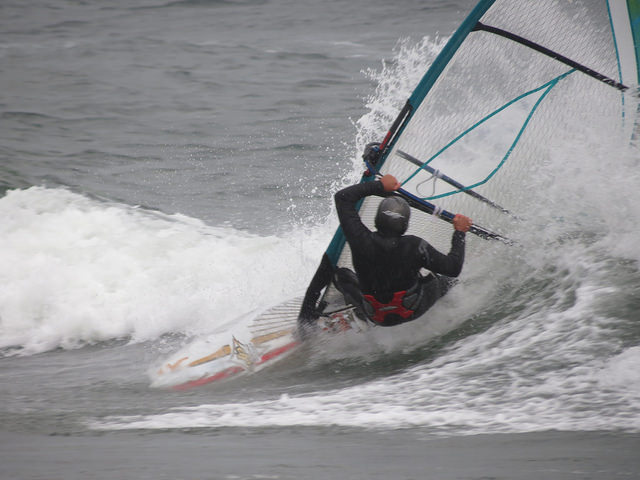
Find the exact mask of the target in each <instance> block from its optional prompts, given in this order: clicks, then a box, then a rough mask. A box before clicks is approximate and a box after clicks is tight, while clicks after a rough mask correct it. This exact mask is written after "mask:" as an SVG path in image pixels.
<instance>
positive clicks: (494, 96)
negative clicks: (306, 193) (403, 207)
mask: <svg viewBox="0 0 640 480" xmlns="http://www.w3.org/2000/svg"><path fill="white" fill-rule="evenodd" d="M639 63H640V0H565V1H560V0H481V1H480V2H479V3H478V4H477V5H476V7H475V8H474V9H473V10H472V11H471V13H470V14H469V15H468V17H467V18H466V19H465V21H464V22H463V23H462V24H461V25H460V27H459V28H458V30H456V32H455V33H454V34H453V35H452V36H451V38H450V39H449V41H448V42H447V44H446V45H445V47H444V48H443V50H442V51H441V52H440V54H439V55H438V56H437V58H436V59H435V60H434V61H433V63H432V65H431V66H430V68H429V69H428V71H427V72H426V73H425V75H424V76H423V78H422V80H421V81H420V82H419V84H418V85H417V86H416V88H415V90H414V91H413V93H412V94H411V96H410V97H409V99H408V100H407V102H406V104H405V105H404V107H403V108H402V109H401V111H400V113H399V115H398V117H397V118H396V120H395V121H394V122H393V124H392V126H391V128H390V129H389V131H388V133H387V134H386V136H385V137H384V138H383V139H382V140H381V142H380V144H381V145H380V148H381V154H380V156H379V157H378V158H376V159H374V161H370V162H368V164H367V171H366V172H365V174H364V175H363V177H362V180H361V181H362V182H368V181H372V180H374V179H375V178H376V176H377V175H383V174H387V173H390V174H392V175H394V176H395V177H396V178H397V179H398V180H400V181H401V183H402V189H401V190H400V191H399V194H400V195H402V196H404V197H405V198H407V199H408V200H409V202H410V204H411V206H412V207H414V211H413V213H412V219H411V223H410V227H409V231H408V233H411V234H414V235H417V236H420V237H422V238H424V239H426V240H427V241H428V242H429V243H431V244H432V245H433V246H434V247H436V248H437V249H438V250H440V251H443V252H447V251H448V250H449V247H450V242H451V233H452V227H451V226H450V225H447V223H446V222H442V221H441V220H446V221H448V222H451V221H452V219H453V216H454V214H455V213H462V214H464V215H467V216H469V217H471V218H472V219H473V220H474V229H473V230H472V233H474V234H475V235H477V236H479V237H483V238H484V239H494V240H500V241H503V242H507V243H508V242H509V240H508V238H509V231H510V225H512V223H513V221H514V218H517V217H518V214H519V212H522V211H525V210H526V207H527V196H526V194H524V193H523V191H522V189H524V190H525V191H526V182H524V183H523V181H522V179H526V178H527V177H529V176H531V175H533V172H535V171H536V169H538V168H541V166H542V165H543V164H544V162H545V159H547V158H548V157H549V152H550V151H552V149H553V148H554V146H556V145H559V144H561V143H562V142H565V141H568V140H570V139H571V138H580V135H581V134H583V133H584V130H585V129H588V128H595V127H596V126H597V127H598V128H607V129H610V133H611V135H619V136H620V139H621V140H622V141H629V140H630V139H631V138H632V136H633V135H634V134H635V130H636V123H637V113H638V111H637V110H638V102H637V92H638V83H639V78H638V70H639V68H638V65H639ZM514 185H517V186H518V189H514V188H513V186H514ZM380 200H381V199H380V198H378V197H367V198H366V199H364V201H363V202H362V203H361V205H360V208H359V213H360V216H361V218H362V219H363V221H364V223H365V224H366V225H367V226H369V228H371V229H372V230H373V229H374V226H373V225H374V217H375V213H376V210H377V206H378V204H379V202H380ZM468 237H472V236H468ZM477 242H481V240H478V241H476V242H473V243H477ZM468 243H471V242H469V241H468ZM342 266H346V267H349V268H353V267H352V264H351V254H350V250H349V245H348V244H346V243H345V238H344V235H343V233H342V231H341V229H340V228H339V229H338V230H337V232H336V234H335V235H334V237H333V239H332V241H331V243H330V245H329V247H328V249H327V250H326V252H325V254H324V256H323V258H322V262H321V264H320V267H319V268H318V270H317V272H316V274H315V276H314V278H313V279H312V281H311V284H310V285H309V288H308V290H307V294H306V296H305V300H304V302H303V306H302V311H301V315H303V314H308V313H309V311H311V310H315V311H318V310H319V311H323V312H327V311H329V312H330V311H332V309H335V308H342V307H341V306H340V303H341V301H342V298H341V295H340V294H339V293H338V292H337V291H336V289H335V288H334V287H332V285H331V277H332V273H333V271H334V269H335V268H336V267H342ZM323 291H324V293H322V292H323ZM321 294H322V299H321V302H320V303H319V304H318V303H317V302H318V299H319V298H320V295H321Z"/></svg>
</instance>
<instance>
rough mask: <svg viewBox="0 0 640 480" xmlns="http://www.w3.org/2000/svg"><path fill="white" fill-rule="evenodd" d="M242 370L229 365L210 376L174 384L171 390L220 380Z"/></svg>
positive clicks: (184, 388) (185, 388)
mask: <svg viewBox="0 0 640 480" xmlns="http://www.w3.org/2000/svg"><path fill="white" fill-rule="evenodd" d="M243 370H244V368H242V367H229V368H227V369H226V370H223V371H221V372H218V373H216V374H215V375H211V376H210V377H203V378H199V379H198V380H191V381H189V382H185V383H181V384H180V385H174V386H173V387H171V388H172V389H173V390H187V389H189V388H193V387H199V386H201V385H206V384H207V383H211V382H215V381H216V380H222V379H224V378H228V377H230V376H231V375H235V374H236V373H240V372H242V371H243Z"/></svg>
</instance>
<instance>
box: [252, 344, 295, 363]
mask: <svg viewBox="0 0 640 480" xmlns="http://www.w3.org/2000/svg"><path fill="white" fill-rule="evenodd" d="M298 345H300V342H298V341H297V340H296V341H293V342H291V343H287V344H286V345H283V346H282V347H280V348H276V349H275V350H271V351H270V352H267V353H265V354H264V355H262V357H260V361H259V362H258V364H260V363H264V362H268V361H269V360H271V359H272V358H274V357H277V356H278V355H282V354H283V353H285V352H288V351H289V350H291V349H292V348H294V347H297V346H298Z"/></svg>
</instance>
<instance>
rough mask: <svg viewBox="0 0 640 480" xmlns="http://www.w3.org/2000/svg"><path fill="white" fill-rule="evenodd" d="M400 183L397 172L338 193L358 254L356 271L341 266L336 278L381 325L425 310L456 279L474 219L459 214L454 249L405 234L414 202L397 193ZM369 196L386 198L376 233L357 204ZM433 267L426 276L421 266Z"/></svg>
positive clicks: (353, 250) (339, 206) (345, 224)
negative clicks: (443, 250) (446, 250)
mask: <svg viewBox="0 0 640 480" xmlns="http://www.w3.org/2000/svg"><path fill="white" fill-rule="evenodd" d="M399 188H400V183H399V182H398V180H397V179H396V178H395V177H394V176H392V175H384V176H383V177H382V178H381V179H380V180H379V181H374V182H363V183H359V184H356V185H352V186H350V187H347V188H344V189H342V190H340V191H339V192H337V193H336V195H335V202H336V207H337V210H338V217H339V219H340V225H341V226H342V229H343V231H344V234H345V237H346V240H347V242H348V243H349V246H350V247H351V253H352V258H353V265H354V268H355V272H353V271H352V270H350V269H347V268H339V269H337V270H336V271H335V272H334V277H333V281H334V283H335V285H336V287H337V288H338V289H339V290H340V291H341V292H342V294H343V295H344V296H345V299H346V300H347V302H348V303H351V304H353V305H355V306H356V308H357V309H358V311H359V313H360V314H361V315H362V314H364V315H365V316H366V317H367V318H368V319H369V320H371V321H372V322H374V323H375V324H378V325H383V326H392V325H397V324H399V323H404V322H407V321H410V320H414V319H416V318H418V317H420V316H421V315H422V314H424V313H425V312H426V311H427V310H428V309H429V308H431V306H433V304H434V303H435V302H436V300H438V298H440V297H442V296H443V295H444V294H445V293H446V292H447V290H448V289H449V288H450V286H451V285H452V284H453V282H454V279H453V277H457V276H458V275H459V274H460V272H461V270H462V264H463V262H464V250H465V233H466V232H467V231H468V230H469V228H470V227H471V224H472V222H471V219H469V218H468V217H465V216H464V215H456V216H455V217H454V219H453V226H454V232H453V237H452V240H451V250H450V251H449V253H448V254H447V255H444V254H443V253H440V252H439V251H438V250H436V249H435V248H434V247H433V246H431V245H430V244H429V243H427V242H426V241H425V240H423V239H422V238H419V237H416V236H414V235H405V232H406V230H407V228H408V226H409V216H410V212H411V209H410V207H409V204H408V203H407V202H406V201H405V200H404V199H403V198H402V197H400V196H398V195H395V194H394V193H393V192H395V191H396V190H398V189H399ZM369 195H377V196H383V197H385V198H384V200H382V202H380V205H379V207H378V212H377V214H376V219H375V224H376V229H377V231H375V232H372V231H371V230H369V229H368V228H367V227H366V226H365V224H364V223H363V222H362V220H361V219H360V215H359V214H358V210H357V208H356V204H357V203H358V202H359V201H360V200H361V199H363V198H364V197H367V196H369ZM422 268H425V269H427V270H429V271H430V272H431V273H429V274H428V275H426V276H423V275H421V274H420V270H421V269H422Z"/></svg>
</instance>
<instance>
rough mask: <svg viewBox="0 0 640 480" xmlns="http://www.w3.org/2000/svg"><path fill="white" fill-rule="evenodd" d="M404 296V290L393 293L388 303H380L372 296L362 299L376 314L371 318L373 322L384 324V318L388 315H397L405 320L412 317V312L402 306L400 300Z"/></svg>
mask: <svg viewBox="0 0 640 480" xmlns="http://www.w3.org/2000/svg"><path fill="white" fill-rule="evenodd" d="M406 294H407V291H406V290H402V291H401V292H396V293H394V294H393V298H392V299H391V301H390V302H389V303H381V302H379V301H378V300H377V299H376V297H374V296H373V295H365V296H364V298H366V299H367V301H368V302H369V303H370V304H371V306H373V309H374V310H375V312H376V313H375V315H374V316H373V321H374V322H376V323H384V321H385V317H386V316H387V315H389V314H390V313H393V314H394V315H399V316H400V317H402V318H404V319H405V320H406V319H407V318H409V317H410V316H411V315H413V312H414V310H409V309H408V308H406V307H405V306H404V305H403V304H402V300H403V299H404V296H405V295H406Z"/></svg>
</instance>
